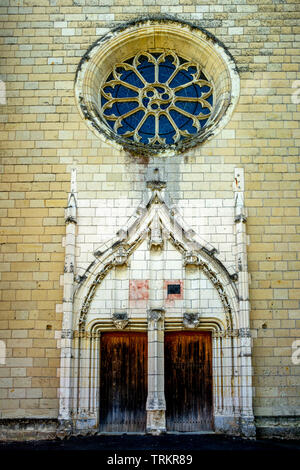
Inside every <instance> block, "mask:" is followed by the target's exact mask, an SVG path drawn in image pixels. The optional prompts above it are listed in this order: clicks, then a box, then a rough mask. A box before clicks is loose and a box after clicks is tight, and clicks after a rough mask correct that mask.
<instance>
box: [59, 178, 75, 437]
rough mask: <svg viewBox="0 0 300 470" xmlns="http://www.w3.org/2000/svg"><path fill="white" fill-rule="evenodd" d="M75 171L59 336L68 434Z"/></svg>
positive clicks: (61, 416) (62, 408)
mask: <svg viewBox="0 0 300 470" xmlns="http://www.w3.org/2000/svg"><path fill="white" fill-rule="evenodd" d="M75 194H76V170H75V169H73V170H72V174H71V193H70V195H69V199H68V206H67V208H66V210H65V222H66V242H65V267H64V298H63V323H62V333H61V363H60V389H59V398H60V402H59V420H60V427H61V430H62V431H63V430H66V431H67V430H70V429H71V426H72V423H71V396H72V378H71V377H72V374H71V370H72V369H71V366H72V338H73V327H72V315H73V288H74V273H75V249H76V224H77V202H76V196H75Z"/></svg>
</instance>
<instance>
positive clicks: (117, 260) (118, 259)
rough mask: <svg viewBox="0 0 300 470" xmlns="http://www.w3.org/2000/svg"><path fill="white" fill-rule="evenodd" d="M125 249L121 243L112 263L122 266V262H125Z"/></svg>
mask: <svg viewBox="0 0 300 470" xmlns="http://www.w3.org/2000/svg"><path fill="white" fill-rule="evenodd" d="M127 259H128V257H127V251H126V250H125V248H124V247H123V246H122V245H121V246H120V247H119V249H118V252H117V254H116V256H115V257H114V260H113V264H114V265H115V266H122V265H123V264H127Z"/></svg>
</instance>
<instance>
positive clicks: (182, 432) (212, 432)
mask: <svg viewBox="0 0 300 470" xmlns="http://www.w3.org/2000/svg"><path fill="white" fill-rule="evenodd" d="M166 434H180V435H182V434H184V435H186V434H215V431H167V432H166Z"/></svg>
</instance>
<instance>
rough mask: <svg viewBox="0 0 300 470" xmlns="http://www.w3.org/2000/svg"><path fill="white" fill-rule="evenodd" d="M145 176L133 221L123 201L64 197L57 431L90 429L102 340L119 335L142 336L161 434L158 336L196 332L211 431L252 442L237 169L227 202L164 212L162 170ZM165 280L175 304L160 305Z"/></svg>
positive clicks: (167, 299) (94, 425)
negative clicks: (205, 366) (208, 372)
mask: <svg viewBox="0 0 300 470" xmlns="http://www.w3.org/2000/svg"><path fill="white" fill-rule="evenodd" d="M152 170H153V169H152ZM152 170H150V173H149V172H148V175H147V185H146V188H145V191H144V194H143V200H142V202H140V204H139V205H138V207H137V209H136V210H135V212H134V211H133V208H132V207H131V206H130V205H129V207H128V206H127V207H126V206H125V202H126V201H122V200H117V201H114V204H113V201H108V200H106V201H101V200H99V201H97V200H90V201H88V200H80V199H79V200H77V198H76V190H73V191H72V193H71V195H70V198H69V202H70V201H72V200H73V201H76V202H75V204H73V206H72V204H70V203H69V208H68V209H67V213H66V221H67V222H68V224H67V238H66V269H65V271H67V272H66V273H65V277H64V283H65V299H64V328H63V332H62V338H63V339H62V344H61V346H62V368H61V388H60V420H61V423H62V426H63V427H65V428H66V427H67V426H68V425H69V426H70V427H71V428H72V429H77V430H79V429H80V430H82V431H84V432H89V431H93V430H94V431H95V430H97V429H98V427H99V407H101V402H99V386H98V384H99V346H100V341H101V331H108V330H110V331H111V330H114V329H115V330H117V329H120V328H125V329H128V330H140V331H148V341H149V358H148V370H149V371H151V374H150V373H149V376H148V400H147V404H145V412H146V411H147V430H148V432H153V433H159V432H162V431H166V428H165V399H164V373H163V368H164V357H163V355H164V352H163V351H164V347H163V341H164V330H184V329H188V328H196V329H199V330H206V331H211V332H212V337H213V403H214V430H215V431H216V432H228V433H233V434H242V435H247V436H252V435H254V434H255V428H254V424H253V412H252V370H251V337H250V329H249V300H248V272H247V254H246V245H247V236H246V231H245V222H246V213H245V209H244V203H243V190H244V188H243V170H242V169H236V170H235V175H234V178H233V179H234V186H233V196H234V197H233V198H232V199H231V200H229V199H224V200H222V199H216V200H206V201H203V200H200V201H193V202H192V203H191V204H189V202H190V201H181V206H180V205H179V204H178V206H179V207H180V209H179V208H178V206H175V205H173V206H171V205H170V200H169V196H168V188H167V184H166V183H165V182H164V181H163V175H162V172H161V170H159V169H158V170H153V171H154V172H155V171H157V172H158V174H156V175H155V174H154V173H153V172H152V174H151V171H152ZM75 177H76V173H75V172H74V173H73V180H74V179H75ZM73 188H76V185H75V181H73ZM166 201H167V202H168V204H167V203H166ZM77 206H78V208H77ZM110 206H111V207H110ZM72 211H73V213H74V211H75V213H76V214H75V215H73V216H71V215H70V213H71V212H72ZM129 216H131V217H130V218H129ZM72 217H73V219H72ZM128 218H129V221H128ZM187 222H189V224H188V223H187ZM75 225H77V235H76V255H75V250H74V249H73V250H72V249H70V246H71V247H72V246H73V245H72V244H73V243H74V241H75V235H74V228H75ZM116 227H117V235H116V234H115V233H116ZM109 239H110V241H107V240H109ZM100 241H103V243H102V244H100ZM68 247H69V248H68ZM72 254H73V260H71V259H70V256H71V257H72ZM70 264H71V265H72V266H73V267H74V271H75V273H76V275H75V282H74V296H73V297H72V296H71V295H69V294H68V293H69V289H70V287H69V286H70V283H69V277H68V276H69V275H70V271H72V270H70ZM75 267H76V268H75ZM168 281H173V282H174V283H181V295H179V296H177V297H176V295H175V296H174V297H172V295H171V296H167V293H166V292H167V289H166V284H167V282H168ZM71 299H73V300H72V301H71ZM71 304H72V308H70V306H71ZM71 310H72V311H71ZM152 351H153V353H152ZM157 351H159V354H157Z"/></svg>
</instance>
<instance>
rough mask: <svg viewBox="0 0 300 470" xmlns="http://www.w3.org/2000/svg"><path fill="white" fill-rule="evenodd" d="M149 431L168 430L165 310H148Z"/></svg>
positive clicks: (158, 432)
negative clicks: (165, 371)
mask: <svg viewBox="0 0 300 470" xmlns="http://www.w3.org/2000/svg"><path fill="white" fill-rule="evenodd" d="M146 409H147V432H148V433H151V434H156V435H157V434H161V433H162V432H165V431H166V418H165V410H166V401H165V392H164V311H163V310H162V309H151V310H149V312H148V397H147V405H146Z"/></svg>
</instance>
